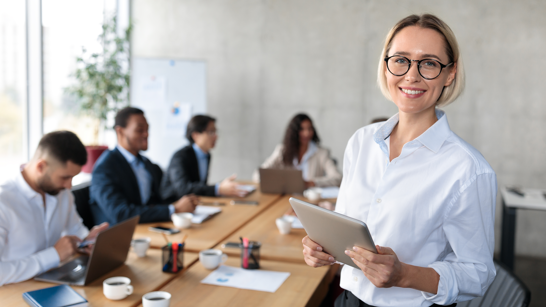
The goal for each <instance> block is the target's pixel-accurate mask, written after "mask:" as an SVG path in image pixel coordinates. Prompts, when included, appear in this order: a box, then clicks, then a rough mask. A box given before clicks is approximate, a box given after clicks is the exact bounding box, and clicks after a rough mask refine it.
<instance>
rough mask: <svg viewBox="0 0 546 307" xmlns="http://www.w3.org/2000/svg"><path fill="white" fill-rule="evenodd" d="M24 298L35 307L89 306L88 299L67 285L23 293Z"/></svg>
mask: <svg viewBox="0 0 546 307" xmlns="http://www.w3.org/2000/svg"><path fill="white" fill-rule="evenodd" d="M23 299H24V300H25V302H27V304H29V305H30V306H33V307H65V306H78V307H80V306H87V303H88V302H87V300H86V299H85V298H83V297H82V296H81V295H79V294H78V292H76V291H74V290H73V289H72V288H70V287H69V286H67V285H60V286H55V287H51V288H45V289H40V290H35V291H29V292H25V293H23Z"/></svg>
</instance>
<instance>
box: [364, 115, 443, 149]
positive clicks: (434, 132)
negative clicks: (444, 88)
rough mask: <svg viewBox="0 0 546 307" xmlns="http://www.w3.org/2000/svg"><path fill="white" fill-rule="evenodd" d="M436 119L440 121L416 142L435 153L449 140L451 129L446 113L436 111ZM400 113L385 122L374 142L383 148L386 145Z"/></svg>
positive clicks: (375, 135)
mask: <svg viewBox="0 0 546 307" xmlns="http://www.w3.org/2000/svg"><path fill="white" fill-rule="evenodd" d="M435 111H436V117H437V118H438V121H437V122H436V123H434V125H432V126H430V127H429V128H428V129H427V130H426V131H425V132H423V134H421V135H420V136H418V137H417V138H416V139H415V141H418V142H420V143H421V144H423V145H424V146H425V147H427V148H428V149H429V150H431V151H433V152H438V150H439V149H440V147H442V144H444V141H445V140H446V139H447V138H448V136H449V134H450V132H451V129H450V128H449V124H448V122H447V116H446V115H445V112H444V111H442V110H439V109H436V110H435ZM398 119H399V117H398V113H397V114H395V115H394V116H393V117H391V118H389V120H387V121H386V122H384V123H383V124H382V125H381V126H380V127H379V129H378V130H377V131H376V132H375V133H374V141H375V142H376V143H377V144H379V145H380V146H381V147H382V148H383V147H384V146H386V145H385V140H386V139H387V138H388V137H389V136H390V135H391V133H392V129H394V126H396V124H397V123H398Z"/></svg>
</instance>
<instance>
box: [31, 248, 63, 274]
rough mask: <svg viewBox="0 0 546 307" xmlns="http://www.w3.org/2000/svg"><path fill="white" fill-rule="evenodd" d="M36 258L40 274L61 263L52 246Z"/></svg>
mask: <svg viewBox="0 0 546 307" xmlns="http://www.w3.org/2000/svg"><path fill="white" fill-rule="evenodd" d="M37 258H38V262H39V263H40V268H41V269H42V272H45V271H47V270H49V269H52V268H54V267H58V266H59V264H60V263H61V258H60V257H59V253H57V250H56V249H55V247H53V246H52V247H50V248H46V249H44V250H43V251H40V252H39V253H38V257H37Z"/></svg>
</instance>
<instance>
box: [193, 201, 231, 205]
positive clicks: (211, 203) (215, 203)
mask: <svg viewBox="0 0 546 307" xmlns="http://www.w3.org/2000/svg"><path fill="white" fill-rule="evenodd" d="M199 204H200V205H201V206H225V205H226V203H221V202H216V201H215V202H201V203H199Z"/></svg>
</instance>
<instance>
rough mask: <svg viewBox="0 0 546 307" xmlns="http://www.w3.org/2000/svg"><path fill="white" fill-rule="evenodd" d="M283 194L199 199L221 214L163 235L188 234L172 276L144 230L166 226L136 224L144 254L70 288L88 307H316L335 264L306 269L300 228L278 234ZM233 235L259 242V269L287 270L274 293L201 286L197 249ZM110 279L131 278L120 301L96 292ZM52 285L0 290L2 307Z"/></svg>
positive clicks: (158, 242)
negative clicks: (148, 305) (148, 299)
mask: <svg viewBox="0 0 546 307" xmlns="http://www.w3.org/2000/svg"><path fill="white" fill-rule="evenodd" d="M288 198H289V197H288V196H281V195H274V194H262V193H260V191H255V192H254V193H253V194H251V195H249V196H248V197H246V198H245V200H257V201H259V205H230V204H229V201H230V200H231V199H230V198H208V197H203V198H201V201H202V202H224V203H226V205H224V206H221V207H220V208H221V209H222V212H221V213H220V214H218V215H217V216H214V217H213V218H211V219H210V220H208V221H205V222H203V223H202V224H200V225H192V227H191V228H189V229H183V230H182V232H181V233H180V234H176V235H171V236H168V239H169V240H170V241H180V239H181V238H182V236H183V235H184V234H187V235H188V238H187V240H186V246H185V252H184V266H185V269H184V270H183V271H182V272H180V273H178V274H169V273H163V272H162V271H161V259H160V257H161V254H160V250H159V248H160V247H161V246H163V245H165V240H164V238H163V236H162V235H161V234H158V233H154V232H150V231H149V230H148V228H149V226H151V225H158V224H161V225H163V226H166V227H173V225H172V223H170V222H165V223H153V224H141V225H138V226H137V230H136V231H135V235H134V237H150V238H152V248H150V249H149V250H148V256H147V257H145V258H137V257H136V255H135V253H134V252H133V251H130V252H129V257H128V260H127V262H126V264H125V265H123V266H121V267H120V268H117V269H115V270H114V271H112V272H110V273H109V274H107V275H105V276H103V277H101V278H99V279H97V280H96V281H94V282H93V283H91V284H90V285H88V286H85V287H78V286H73V287H72V288H73V289H75V290H76V291H77V292H78V293H80V294H81V295H82V296H84V297H85V298H87V300H88V301H89V303H90V304H89V305H90V306H137V305H139V304H140V303H141V299H142V295H144V294H145V293H147V292H151V291H158V290H160V291H168V292H170V293H171V294H172V295H173V297H172V300H171V306H211V305H212V306H250V305H252V306H302V307H303V306H318V305H320V303H321V301H322V299H323V298H324V297H325V295H326V293H327V291H328V285H329V284H330V282H331V280H332V279H333V277H334V275H335V272H336V271H337V267H338V266H337V265H336V266H331V267H322V268H317V269H315V268H311V267H309V266H307V265H306V264H305V263H304V261H303V255H302V244H301V239H302V238H303V237H304V236H305V231H304V230H303V229H293V230H292V232H291V233H290V234H288V235H281V234H280V233H279V231H278V230H277V227H276V225H275V219H276V218H277V217H280V216H282V215H283V213H284V212H286V210H287V209H288V208H289V204H288ZM239 236H245V237H248V238H250V239H251V240H256V241H260V242H261V243H262V247H261V250H260V259H261V260H260V265H261V268H262V269H264V270H271V271H280V272H290V276H289V277H288V279H287V280H286V281H285V282H284V283H283V284H282V285H281V287H280V288H279V289H278V290H277V291H276V292H275V293H268V292H261V291H253V290H242V289H237V288H229V287H218V286H212V285H205V284H201V283H200V281H201V280H202V279H203V278H205V277H206V276H207V275H208V274H209V273H210V272H211V271H209V270H206V269H205V268H204V267H203V266H202V265H201V264H200V263H199V261H198V254H197V252H199V251H200V250H204V249H208V248H220V246H221V244H222V243H223V242H227V241H235V242H237V241H238V238H239ZM223 250H224V252H225V253H226V254H228V255H229V258H228V261H227V263H226V265H229V266H234V267H239V266H240V256H239V250H237V249H235V250H233V249H232V250H229V249H223ZM112 276H126V277H128V278H130V279H131V281H132V282H131V284H132V285H133V287H134V293H133V294H131V295H130V296H128V297H127V298H126V299H124V300H121V301H111V300H108V299H107V298H106V297H104V295H103V293H102V282H103V281H104V280H105V279H106V278H109V277H112ZM50 286H54V284H50V283H44V282H38V281H34V280H29V281H25V282H21V283H17V284H11V285H6V286H2V287H0V302H2V304H1V305H2V306H21V305H22V306H24V305H25V303H24V301H23V299H22V294H23V293H24V292H27V291H32V290H36V289H42V288H47V287H50Z"/></svg>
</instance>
